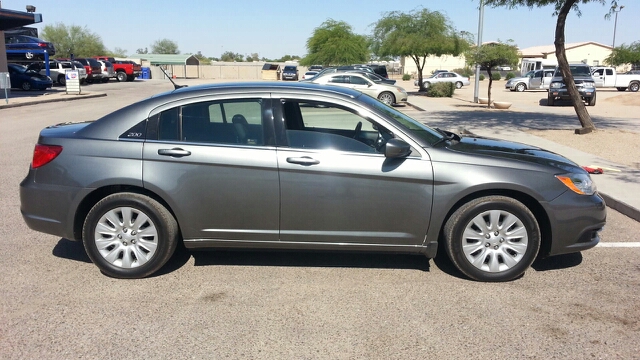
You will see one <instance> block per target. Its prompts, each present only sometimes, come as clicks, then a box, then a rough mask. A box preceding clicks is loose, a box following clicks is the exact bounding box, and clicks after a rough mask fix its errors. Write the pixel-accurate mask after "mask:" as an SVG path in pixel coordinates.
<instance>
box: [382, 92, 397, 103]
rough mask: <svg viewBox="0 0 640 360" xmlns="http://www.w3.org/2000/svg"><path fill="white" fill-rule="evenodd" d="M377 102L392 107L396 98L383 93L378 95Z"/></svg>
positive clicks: (388, 93)
mask: <svg viewBox="0 0 640 360" xmlns="http://www.w3.org/2000/svg"><path fill="white" fill-rule="evenodd" d="M378 100H380V101H382V102H383V103H385V104H387V105H393V104H394V103H395V102H396V97H395V96H393V94H392V93H390V92H388V91H385V92H383V93H381V94H380V95H378Z"/></svg>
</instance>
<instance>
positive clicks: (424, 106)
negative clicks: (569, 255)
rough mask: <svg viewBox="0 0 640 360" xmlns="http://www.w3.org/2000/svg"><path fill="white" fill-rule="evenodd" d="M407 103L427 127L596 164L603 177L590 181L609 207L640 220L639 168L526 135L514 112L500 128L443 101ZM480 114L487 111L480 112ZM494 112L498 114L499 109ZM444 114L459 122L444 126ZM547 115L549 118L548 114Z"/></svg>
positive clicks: (422, 99)
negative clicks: (453, 115)
mask: <svg viewBox="0 0 640 360" xmlns="http://www.w3.org/2000/svg"><path fill="white" fill-rule="evenodd" d="M408 102H409V104H410V106H412V107H414V108H416V109H421V110H423V111H420V112H416V113H415V115H417V116H416V117H417V119H418V120H421V121H424V122H425V123H426V124H430V123H437V126H440V127H442V128H444V129H447V130H452V131H459V130H462V129H464V130H466V131H468V132H470V133H472V134H475V135H478V136H483V137H491V138H497V139H503V140H508V141H515V142H519V143H524V144H529V145H533V146H537V147H540V148H543V149H547V150H550V151H553V152H555V153H557V154H560V155H563V156H565V157H567V158H569V159H571V160H573V161H574V162H576V163H577V164H578V165H580V166H590V165H596V166H598V167H601V168H603V170H604V174H592V175H591V178H592V179H593V181H594V182H595V183H596V185H597V187H598V192H599V193H600V194H601V195H602V197H603V198H604V199H605V201H606V203H607V206H609V207H611V208H612V209H614V210H617V211H619V212H620V213H622V214H625V215H627V216H629V217H630V218H632V219H634V220H636V221H640V170H639V169H634V168H630V167H628V166H625V165H621V164H617V163H614V162H611V161H609V160H605V159H603V158H601V157H598V156H597V155H594V154H589V153H586V152H582V151H579V150H576V149H573V148H571V147H568V146H565V145H561V144H557V143H554V142H552V141H549V140H546V139H543V138H540V137H537V136H534V135H530V134H527V133H526V132H524V131H521V130H520V129H519V128H518V126H514V124H511V122H510V121H509V118H510V117H511V116H512V115H510V113H512V112H511V111H509V112H504V113H502V114H501V117H503V118H504V120H503V121H502V123H501V124H498V125H497V126H493V125H494V124H492V126H477V125H476V126H474V124H473V121H469V120H473V113H474V112H473V110H472V109H468V110H460V109H459V108H452V107H450V106H447V105H445V104H443V103H442V102H438V101H437V99H429V98H427V97H425V96H421V95H414V96H411V95H410V96H409V101H408ZM478 111H486V110H480V109H478ZM492 111H495V112H499V111H500V110H492ZM445 112H446V113H447V116H448V118H449V119H450V118H451V112H459V117H460V120H461V121H460V123H451V120H449V123H450V125H451V126H449V127H448V128H447V127H445V126H443V125H444V124H443V121H442V120H441V118H439V116H438V113H441V114H444V113H445ZM425 113H426V114H425ZM412 115H414V114H412ZM546 116H547V117H548V115H546ZM470 118H471V119H470Z"/></svg>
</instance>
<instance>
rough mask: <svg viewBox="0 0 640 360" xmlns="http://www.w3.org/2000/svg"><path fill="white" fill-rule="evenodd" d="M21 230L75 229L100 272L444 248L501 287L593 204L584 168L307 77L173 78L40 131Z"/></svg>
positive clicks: (600, 207) (594, 219) (562, 238)
mask: <svg viewBox="0 0 640 360" xmlns="http://www.w3.org/2000/svg"><path fill="white" fill-rule="evenodd" d="M20 200H21V211H22V215H23V217H24V220H25V221H26V223H27V224H28V226H29V227H30V228H32V229H34V230H37V231H41V232H44V233H48V234H53V235H56V236H60V237H64V238H67V239H71V240H77V241H82V242H83V243H84V247H85V249H86V252H87V254H88V256H89V257H90V258H91V260H92V261H93V262H94V263H95V264H96V265H97V266H98V268H99V269H100V270H101V271H102V272H103V273H105V274H106V275H109V276H113V277H118V278H141V277H145V276H149V275H151V274H153V273H154V272H156V271H157V270H159V269H160V268H161V267H162V266H163V265H164V264H165V263H166V262H167V260H168V259H169V258H170V257H171V256H172V254H173V252H174V250H175V248H176V245H177V243H178V242H179V241H182V242H183V243H184V245H185V246H186V247H187V248H189V249H203V248H252V249H305V250H332V251H336V250H346V251H383V252H403V253H413V254H422V255H426V256H427V257H429V258H432V257H434V256H435V255H436V251H437V250H438V248H439V247H441V248H444V250H445V251H446V252H447V254H448V255H449V257H450V258H451V259H452V261H453V264H455V266H456V267H457V268H458V269H459V270H460V271H461V272H462V273H463V274H465V275H466V276H468V277H469V278H472V279H476V280H480V281H507V280H512V279H515V278H517V277H519V276H521V275H522V274H523V273H524V272H525V271H526V269H528V268H529V266H530V265H531V263H532V262H533V261H534V259H536V257H537V256H539V255H540V256H548V255H556V254H564V253H570V252H578V251H582V250H586V249H589V248H592V247H593V246H595V245H596V244H597V243H598V241H599V235H598V234H599V231H600V230H601V229H602V227H603V226H604V224H605V218H606V210H605V204H604V201H603V200H602V198H601V197H600V196H599V195H598V193H597V192H596V189H595V186H594V184H593V182H592V181H591V178H590V177H589V174H587V173H586V172H585V171H584V170H583V169H582V168H580V167H579V166H578V165H576V164H575V163H573V162H571V161H569V160H567V159H566V158H563V157H561V156H559V155H557V154H554V153H551V152H548V151H545V150H543V149H539V148H534V147H531V146H528V145H523V144H517V143H510V142H503V141H498V140H492V139H485V138H479V137H468V136H464V137H463V136H460V135H457V134H454V133H451V132H447V131H443V130H438V129H432V128H429V127H427V126H425V125H423V124H421V123H419V122H417V121H415V120H414V119H412V118H410V117H408V116H406V115H405V114H403V113H400V112H398V111H396V110H395V109H393V108H392V107H389V106H387V105H385V104H383V103H381V102H380V101H378V100H376V99H374V98H372V97H370V96H367V95H364V94H362V93H360V92H358V91H355V90H351V89H345V88H340V87H334V86H330V85H325V86H321V85H315V84H308V83H295V84H283V83H266V82H259V83H237V84H218V85H206V86H197V87H190V88H181V89H178V90H174V91H171V92H167V93H164V94H160V95H156V96H154V97H152V98H149V99H147V100H143V101H141V102H138V103H136V104H133V105H130V106H128V107H125V108H123V109H120V110H117V111H115V112H114V113H112V114H110V115H107V116H105V117H103V118H100V119H98V120H96V121H93V122H84V123H65V124H59V125H54V126H50V127H47V128H45V129H43V130H42V131H41V133H40V137H39V139H38V143H37V144H36V147H35V150H34V154H33V161H32V163H31V166H30V167H29V172H28V174H27V176H26V178H25V179H24V180H23V181H22V183H21V184H20Z"/></svg>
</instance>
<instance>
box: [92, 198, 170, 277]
mask: <svg viewBox="0 0 640 360" xmlns="http://www.w3.org/2000/svg"><path fill="white" fill-rule="evenodd" d="M94 239H95V243H96V247H97V248H98V252H100V255H102V257H103V258H104V259H105V260H107V261H108V262H109V263H110V264H112V265H114V266H117V267H120V268H124V269H130V268H135V267H138V266H141V265H144V264H145V263H147V262H148V261H149V260H151V258H152V257H153V255H154V254H155V253H156V249H157V247H158V230H157V229H156V226H155V224H154V223H153V221H151V219H149V217H148V216H147V215H146V214H145V213H143V212H142V211H140V210H138V209H134V208H130V207H120V208H116V209H113V210H110V211H109V212H107V213H106V214H104V215H103V216H102V217H101V218H100V220H99V221H98V225H97V226H96V229H95V234H94Z"/></svg>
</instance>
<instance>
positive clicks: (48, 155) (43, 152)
mask: <svg viewBox="0 0 640 360" xmlns="http://www.w3.org/2000/svg"><path fill="white" fill-rule="evenodd" d="M61 152H62V146H58V145H42V144H36V148H35V149H34V150H33V161H32V162H31V167H32V168H33V169H37V168H39V167H40V166H43V165H46V164H48V163H50V162H51V161H52V160H53V159H55V158H56V157H57V156H58V155H60V153H61Z"/></svg>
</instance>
